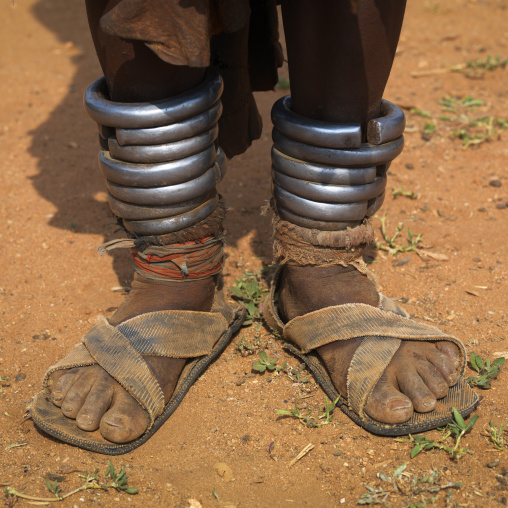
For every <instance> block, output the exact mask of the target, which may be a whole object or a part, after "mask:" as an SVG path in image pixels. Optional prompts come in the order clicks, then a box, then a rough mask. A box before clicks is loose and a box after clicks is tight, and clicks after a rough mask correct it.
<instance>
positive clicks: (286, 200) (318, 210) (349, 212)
mask: <svg viewBox="0 0 508 508" xmlns="http://www.w3.org/2000/svg"><path fill="white" fill-rule="evenodd" d="M273 197H274V199H275V202H276V203H277V205H279V204H280V205H281V206H283V207H284V208H286V209H288V210H289V211H290V212H293V213H296V214H298V215H302V216H303V217H308V218H309V219H316V220H320V221H336V222H346V221H353V220H362V219H363V218H364V217H365V212H366V211H367V201H365V202H363V203H333V204H332V203H318V202H317V201H310V200H308V199H305V198H301V197H299V196H295V195H294V194H291V193H290V192H287V191H285V190H284V189H281V188H280V187H279V186H278V185H277V184H275V183H274V184H273Z"/></svg>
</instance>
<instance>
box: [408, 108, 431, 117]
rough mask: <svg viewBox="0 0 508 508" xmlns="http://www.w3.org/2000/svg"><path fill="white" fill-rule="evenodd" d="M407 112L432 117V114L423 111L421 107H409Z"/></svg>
mask: <svg viewBox="0 0 508 508" xmlns="http://www.w3.org/2000/svg"><path fill="white" fill-rule="evenodd" d="M409 112H410V113H413V114H414V115H418V116H421V117H423V118H432V115H431V114H430V113H429V112H428V111H424V110H423V109H419V108H411V109H410V110H409Z"/></svg>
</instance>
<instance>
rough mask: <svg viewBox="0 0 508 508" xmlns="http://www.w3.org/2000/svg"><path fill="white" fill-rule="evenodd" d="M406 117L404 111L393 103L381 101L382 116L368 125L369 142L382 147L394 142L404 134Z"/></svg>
mask: <svg viewBox="0 0 508 508" xmlns="http://www.w3.org/2000/svg"><path fill="white" fill-rule="evenodd" d="M405 128H406V117H405V116H404V113H403V112H402V110H401V109H400V108H399V107H398V106H396V105H395V104H392V103H391V102H388V101H385V100H382V101H381V116H380V117H379V118H374V119H373V120H370V121H369V123H368V124H367V141H368V142H369V143H372V144H373V145H381V144H383V143H388V141H393V140H394V139H397V138H398V137H399V136H402V134H404V129H405Z"/></svg>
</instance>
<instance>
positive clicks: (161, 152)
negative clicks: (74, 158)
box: [108, 125, 219, 163]
mask: <svg viewBox="0 0 508 508" xmlns="http://www.w3.org/2000/svg"><path fill="white" fill-rule="evenodd" d="M218 134H219V128H218V126H217V125H215V126H214V127H213V128H212V129H210V130H208V131H206V132H204V133H202V134H199V135H197V136H195V137H193V138H189V139H182V140H181V141H175V142H173V143H165V144H163V145H137V146H135V145H132V146H121V145H120V144H119V143H118V141H117V140H116V139H115V138H109V139H108V145H109V151H110V152H111V156H112V157H113V158H114V159H120V160H121V161H126V162H142V163H153V162H167V161H174V160H179V159H184V158H185V157H189V156H190V155H194V154H196V153H200V152H202V151H203V150H205V148H208V147H209V146H211V145H212V144H213V142H214V141H215V140H216V139H217V135H218Z"/></svg>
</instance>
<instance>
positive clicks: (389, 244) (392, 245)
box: [376, 212, 423, 256]
mask: <svg viewBox="0 0 508 508" xmlns="http://www.w3.org/2000/svg"><path fill="white" fill-rule="evenodd" d="M378 219H379V220H380V221H381V235H382V236H383V240H384V241H385V243H381V242H376V248H377V249H378V250H384V251H386V252H388V253H389V254H391V255H392V256H395V255H397V254H398V253H399V252H410V251H414V250H416V246H417V245H418V244H419V243H420V241H421V239H422V236H423V233H420V234H418V235H417V236H414V234H413V232H412V231H411V229H410V228H408V229H407V245H399V244H397V242H396V240H397V239H398V238H399V236H400V234H401V233H402V231H403V229H404V224H403V223H402V222H399V224H398V225H397V228H396V230H395V234H394V235H393V236H389V235H388V233H387V231H386V228H387V226H388V220H387V218H386V212H385V213H384V214H383V216H382V217H378Z"/></svg>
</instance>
